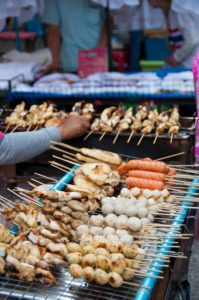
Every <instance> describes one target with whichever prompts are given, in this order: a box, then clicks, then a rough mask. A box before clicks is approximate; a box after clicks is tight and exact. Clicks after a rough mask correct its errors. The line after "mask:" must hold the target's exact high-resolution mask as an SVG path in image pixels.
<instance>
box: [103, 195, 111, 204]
mask: <svg viewBox="0 0 199 300" xmlns="http://www.w3.org/2000/svg"><path fill="white" fill-rule="evenodd" d="M101 202H102V205H104V204H107V203H108V204H112V199H111V197H105V198H103V199H102V201H101Z"/></svg>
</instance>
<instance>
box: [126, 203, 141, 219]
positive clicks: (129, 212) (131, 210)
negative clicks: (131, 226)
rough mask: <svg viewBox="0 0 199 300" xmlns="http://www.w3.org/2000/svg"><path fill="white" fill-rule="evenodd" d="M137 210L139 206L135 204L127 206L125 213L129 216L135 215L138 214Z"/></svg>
mask: <svg viewBox="0 0 199 300" xmlns="http://www.w3.org/2000/svg"><path fill="white" fill-rule="evenodd" d="M137 212H138V210H137V207H136V206H135V205H132V206H129V207H126V209H125V214H126V215H127V216H128V217H135V216H136V215H137Z"/></svg>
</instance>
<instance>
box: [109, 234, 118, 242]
mask: <svg viewBox="0 0 199 300" xmlns="http://www.w3.org/2000/svg"><path fill="white" fill-rule="evenodd" d="M107 240H108V241H110V242H119V238H118V236H117V235H115V234H111V235H108V236H107Z"/></svg>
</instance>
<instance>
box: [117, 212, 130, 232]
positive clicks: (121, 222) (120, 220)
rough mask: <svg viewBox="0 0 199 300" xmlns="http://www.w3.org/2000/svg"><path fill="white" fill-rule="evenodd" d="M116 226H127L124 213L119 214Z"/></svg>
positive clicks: (123, 227)
mask: <svg viewBox="0 0 199 300" xmlns="http://www.w3.org/2000/svg"><path fill="white" fill-rule="evenodd" d="M115 225H116V227H117V228H118V229H127V228H128V217H127V216H126V215H121V216H119V217H118V218H117V221H116V224H115Z"/></svg>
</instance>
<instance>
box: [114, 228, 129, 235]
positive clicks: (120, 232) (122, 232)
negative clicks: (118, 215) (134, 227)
mask: <svg viewBox="0 0 199 300" xmlns="http://www.w3.org/2000/svg"><path fill="white" fill-rule="evenodd" d="M126 234H128V231H127V230H125V229H117V230H116V235H117V236H118V237H121V236H123V235H126Z"/></svg>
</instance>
